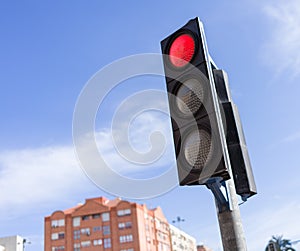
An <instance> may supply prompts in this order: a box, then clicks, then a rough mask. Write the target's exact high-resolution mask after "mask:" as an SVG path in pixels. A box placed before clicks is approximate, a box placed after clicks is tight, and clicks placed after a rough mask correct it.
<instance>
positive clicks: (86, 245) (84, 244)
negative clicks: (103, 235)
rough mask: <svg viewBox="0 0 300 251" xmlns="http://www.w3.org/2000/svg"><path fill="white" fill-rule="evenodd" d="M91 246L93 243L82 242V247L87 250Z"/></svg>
mask: <svg viewBox="0 0 300 251" xmlns="http://www.w3.org/2000/svg"><path fill="white" fill-rule="evenodd" d="M89 246H91V241H82V242H81V247H83V248H86V247H89Z"/></svg>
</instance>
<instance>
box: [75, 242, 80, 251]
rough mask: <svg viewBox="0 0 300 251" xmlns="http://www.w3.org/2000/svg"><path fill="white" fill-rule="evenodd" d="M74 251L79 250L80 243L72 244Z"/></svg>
mask: <svg viewBox="0 0 300 251" xmlns="http://www.w3.org/2000/svg"><path fill="white" fill-rule="evenodd" d="M74 251H80V243H75V244H74Z"/></svg>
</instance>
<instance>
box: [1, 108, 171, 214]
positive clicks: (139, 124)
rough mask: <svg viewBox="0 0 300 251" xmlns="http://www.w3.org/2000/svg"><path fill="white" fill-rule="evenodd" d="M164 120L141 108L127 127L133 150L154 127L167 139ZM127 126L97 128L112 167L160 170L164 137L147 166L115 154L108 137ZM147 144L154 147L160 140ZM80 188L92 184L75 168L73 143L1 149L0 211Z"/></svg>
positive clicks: (138, 172)
mask: <svg viewBox="0 0 300 251" xmlns="http://www.w3.org/2000/svg"><path fill="white" fill-rule="evenodd" d="M167 119H169V118H167ZM167 119H165V120H164V119H162V118H161V115H160V114H157V113H155V112H154V113H153V112H149V113H145V114H144V115H141V116H139V117H138V118H137V119H136V121H134V122H133V124H132V125H131V126H130V128H129V129H130V130H129V131H131V133H130V132H129V134H130V135H129V134H127V133H126V134H125V135H127V137H129V141H130V144H132V146H133V147H134V148H135V149H136V150H137V151H140V152H147V151H148V150H149V148H150V146H151V145H150V143H149V142H150V141H149V138H148V137H149V135H151V133H152V132H153V131H160V132H161V133H162V134H163V135H165V138H171V132H170V129H169V120H167ZM126 129H128V128H124V125H119V126H117V127H116V128H114V130H113V131H111V129H110V128H101V129H100V130H98V131H97V133H96V140H97V143H98V145H99V150H100V152H101V154H102V156H103V159H104V160H105V161H106V162H107V163H108V165H109V166H110V167H111V169H113V170H115V171H117V172H119V173H121V174H122V175H125V176H126V175H129V176H128V177H133V176H134V178H147V177H149V175H150V176H151V177H153V176H155V174H156V175H157V174H159V173H160V172H162V171H165V170H164V168H165V166H166V164H167V163H169V162H170V155H172V154H173V150H172V148H171V146H172V145H171V143H170V142H169V143H168V142H166V150H165V153H164V155H163V156H162V158H160V159H158V160H157V162H154V163H152V164H150V165H138V164H134V163H131V162H128V161H127V160H126V159H124V158H123V157H122V156H120V153H119V152H118V150H116V149H115V146H114V143H113V140H112V134H113V133H117V131H122V130H126ZM166 134H170V135H168V136H166ZM123 141H124V139H122V141H121V143H120V145H119V147H121V148H123V152H126V150H125V149H124V148H126V147H128V145H127V144H123ZM167 141H168V140H167ZM152 143H154V144H153V147H156V146H157V144H158V143H159V142H155V141H154V142H152ZM166 154H167V155H166ZM169 166H170V165H169ZM167 167H168V166H167ZM78 184H80V186H78ZM83 187H84V189H91V188H93V189H94V185H93V184H92V182H89V180H88V179H87V178H86V176H85V174H84V172H83V171H82V170H81V168H80V164H79V162H78V160H77V157H76V155H75V152H74V147H73V145H65V146H55V145H54V146H51V147H41V148H32V149H19V150H10V151H3V152H0V212H1V210H5V211H6V212H10V213H11V214H12V216H13V215H16V214H18V213H19V212H25V211H26V210H30V209H32V208H34V207H35V205H39V207H40V206H41V205H42V204H43V203H44V204H47V203H51V202H57V201H59V200H61V199H66V198H68V197H69V195H71V194H75V193H77V192H82V189H83ZM87 187H88V188H87ZM86 191H88V190H86Z"/></svg>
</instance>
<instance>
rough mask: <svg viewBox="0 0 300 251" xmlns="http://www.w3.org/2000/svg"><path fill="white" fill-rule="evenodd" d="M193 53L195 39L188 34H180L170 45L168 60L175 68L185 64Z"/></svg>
mask: <svg viewBox="0 0 300 251" xmlns="http://www.w3.org/2000/svg"><path fill="white" fill-rule="evenodd" d="M194 53H195V40H194V38H193V37H192V36H191V35H189V34H182V35H180V36H178V37H177V38H175V40H174V41H173V43H172V44H171V46H170V50H169V55H170V61H171V63H172V65H173V66H175V67H176V68H181V67H184V66H186V65H187V64H188V63H189V62H190V61H191V60H192V58H193V56H194Z"/></svg>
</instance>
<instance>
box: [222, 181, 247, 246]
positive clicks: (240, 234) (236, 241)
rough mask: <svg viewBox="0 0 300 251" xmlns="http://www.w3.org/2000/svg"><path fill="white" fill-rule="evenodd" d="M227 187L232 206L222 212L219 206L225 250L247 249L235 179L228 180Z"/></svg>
mask: <svg viewBox="0 0 300 251" xmlns="http://www.w3.org/2000/svg"><path fill="white" fill-rule="evenodd" d="M226 187H227V192H228V197H229V199H230V204H231V208H230V209H227V210H224V211H222V212H220V210H219V208H218V207H217V211H218V220H219V227H220V232H221V237H222V243H223V250H224V251H246V250H247V246H246V239H245V236H244V230H243V225H242V219H241V215H240V210H239V206H238V200H237V195H236V193H235V187H234V183H233V180H228V181H227V182H226ZM216 203H217V201H216Z"/></svg>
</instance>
